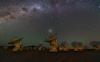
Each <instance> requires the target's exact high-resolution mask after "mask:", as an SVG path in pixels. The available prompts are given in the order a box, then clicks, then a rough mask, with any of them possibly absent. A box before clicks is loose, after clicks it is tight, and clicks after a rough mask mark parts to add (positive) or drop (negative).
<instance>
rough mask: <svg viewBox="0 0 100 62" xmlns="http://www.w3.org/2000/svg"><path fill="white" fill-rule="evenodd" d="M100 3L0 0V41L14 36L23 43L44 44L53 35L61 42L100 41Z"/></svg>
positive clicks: (80, 0)
mask: <svg viewBox="0 0 100 62" xmlns="http://www.w3.org/2000/svg"><path fill="white" fill-rule="evenodd" d="M99 27H100V1H99V0H0V39H1V43H7V42H8V41H9V39H10V38H12V37H14V36H18V37H24V40H23V43H25V45H27V44H37V43H39V42H43V41H44V40H45V39H46V38H47V37H46V36H47V35H48V30H49V32H51V31H55V32H57V34H58V38H59V42H61V41H62V40H66V41H69V42H71V41H73V40H76V41H82V42H84V43H85V42H86V43H87V42H88V41H91V40H100V38H99V37H100V29H99Z"/></svg>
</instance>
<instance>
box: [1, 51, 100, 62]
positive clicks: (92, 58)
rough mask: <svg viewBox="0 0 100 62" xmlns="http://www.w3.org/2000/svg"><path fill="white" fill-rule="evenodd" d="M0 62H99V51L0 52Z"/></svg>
mask: <svg viewBox="0 0 100 62" xmlns="http://www.w3.org/2000/svg"><path fill="white" fill-rule="evenodd" d="M0 62H100V51H82V52H74V51H69V52H57V53H51V52H44V51H41V52H39V51H26V52H17V53H12V52H3V51H1V52H0Z"/></svg>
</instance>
